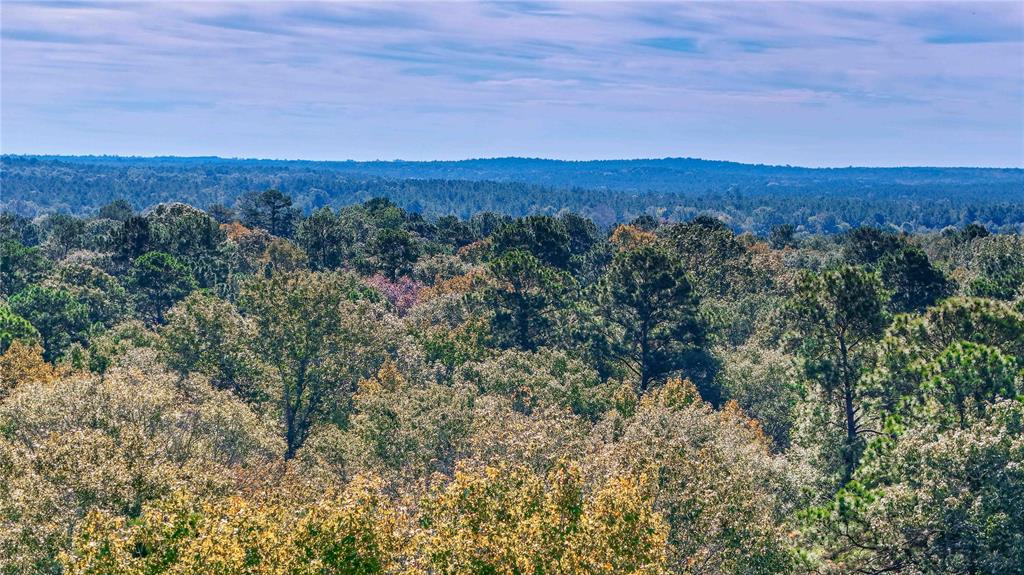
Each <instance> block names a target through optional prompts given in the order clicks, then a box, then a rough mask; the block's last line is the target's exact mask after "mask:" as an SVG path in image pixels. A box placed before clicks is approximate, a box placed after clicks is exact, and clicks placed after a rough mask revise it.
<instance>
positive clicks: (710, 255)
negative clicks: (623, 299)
mask: <svg viewBox="0 0 1024 575" xmlns="http://www.w3.org/2000/svg"><path fill="white" fill-rule="evenodd" d="M658 234H659V235H660V236H661V237H663V238H665V243H666V244H667V245H668V246H669V247H670V248H671V249H672V251H673V252H674V255H675V256H676V257H678V258H679V259H680V260H681V262H682V265H683V266H684V267H685V268H686V270H687V271H689V272H690V274H691V276H692V278H693V282H694V285H693V289H694V292H695V293H696V294H697V295H698V296H700V297H711V296H724V295H725V294H726V293H729V292H735V291H737V290H738V288H740V287H741V286H742V284H743V280H742V278H743V276H745V275H748V274H749V273H750V262H749V256H748V254H747V250H746V248H745V247H744V246H743V244H741V243H740V242H739V241H738V240H737V239H736V234H734V233H733V231H732V230H731V229H729V226H727V225H725V224H724V223H722V222H721V221H719V220H717V219H715V218H712V217H709V216H698V217H697V218H694V219H693V220H691V221H689V222H686V223H681V224H674V225H671V226H664V227H662V228H660V229H659V230H658Z"/></svg>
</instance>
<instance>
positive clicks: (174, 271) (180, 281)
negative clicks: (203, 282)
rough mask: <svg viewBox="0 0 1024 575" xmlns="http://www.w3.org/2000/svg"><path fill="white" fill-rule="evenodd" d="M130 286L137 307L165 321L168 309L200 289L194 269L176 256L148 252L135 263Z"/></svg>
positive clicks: (154, 318) (151, 317)
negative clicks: (194, 276) (193, 274)
mask: <svg viewBox="0 0 1024 575" xmlns="http://www.w3.org/2000/svg"><path fill="white" fill-rule="evenodd" d="M128 287H129V289H130V290H131V291H132V295H133V296H134V299H135V307H136V308H138V310H139V311H140V312H142V313H143V314H144V315H145V316H146V318H147V319H148V320H149V321H151V322H156V323H163V322H164V312H166V311H167V310H168V309H170V307H171V306H173V305H174V304H175V303H177V302H178V301H179V300H181V299H182V298H184V297H185V296H187V295H188V294H190V293H192V291H193V290H195V289H196V280H195V278H193V277H192V273H191V272H190V271H189V270H188V268H186V267H185V266H184V265H183V264H182V263H181V262H179V261H178V260H177V259H175V257H174V256H172V255H170V254H166V253H164V252H147V253H146V254H143V255H142V256H139V257H138V258H136V259H135V261H134V262H133V263H132V267H131V269H130V270H129V271H128Z"/></svg>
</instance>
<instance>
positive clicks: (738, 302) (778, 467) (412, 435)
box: [0, 158, 1024, 575]
mask: <svg viewBox="0 0 1024 575" xmlns="http://www.w3.org/2000/svg"><path fill="white" fill-rule="evenodd" d="M360 169H361V168H360ZM786 170H787V169H780V171H782V172H785V171H786ZM956 174H957V172H956V171H950V172H948V174H947V175H950V177H953V176H955V175H956ZM394 175H395V174H390V173H388V174H382V175H380V176H372V178H379V179H372V178H371V179H364V180H358V179H350V176H348V175H339V174H336V173H333V172H330V171H329V170H320V169H319V168H315V167H308V166H299V167H292V166H279V165H256V166H253V167H251V168H250V167H245V166H240V165H235V164H231V163H224V164H223V165H222V166H221V165H220V164H218V165H216V166H215V165H213V164H209V163H205V162H204V161H201V160H199V161H196V162H195V163H194V164H190V163H184V162H177V161H175V162H171V163H170V165H169V166H161V165H160V162H157V161H150V162H147V163H146V164H145V165H136V164H135V163H133V162H123V161H120V160H116V161H109V162H105V163H102V162H93V163H81V164H80V163H77V162H65V161H63V160H59V161H58V160H29V159H22V158H5V159H4V176H3V184H4V196H5V201H6V202H7V204H8V207H14V208H18V206H15V205H13V204H18V205H19V206H21V207H25V206H27V205H29V204H31V205H33V206H35V207H37V208H40V209H41V210H42V211H47V210H48V209H50V208H57V207H60V208H61V209H62V210H64V211H66V212H68V213H48V214H44V215H36V214H31V215H32V217H27V215H26V214H24V213H20V212H21V209H20V208H19V209H18V211H17V212H15V211H9V212H5V213H4V214H3V215H2V219H0V250H2V253H0V255H2V265H0V573H4V574H24V573H41V574H61V573H66V574H69V575H71V574H75V575H86V574H92V575H100V574H115V573H116V574H126V575H143V574H147V575H148V574H158V573H159V574H162V573H168V574H210V575H213V574H218V575H225V574H253V575H256V574H281V575H284V574H321V575H322V574H372V573H402V574H452V575H456V574H458V575H461V574H465V575H470V574H509V575H511V574H524V575H525V574H531V575H541V574H565V575H569V574H573V575H575V574H579V575H584V574H586V575H597V574H602V575H603V574H607V575H612V574H637V575H640V574H643V575H660V574H669V573H675V574H694V575H696V574H744V575H748V574H749V575H754V574H776V573H777V574H788V573H879V574H880V573H898V574H908V575H918V574H920V575H924V574H940V573H941V574H946V573H949V574H953V573H971V574H982V573H984V574H1005V575H1011V574H1017V573H1021V569H1022V566H1024V403H1022V399H1021V390H1022V389H1024V238H1022V236H1021V235H1019V234H1008V233H994V232H995V231H996V230H993V229H990V228H988V227H986V226H985V225H979V224H978V223H969V224H967V225H961V226H956V227H945V226H946V225H947V224H951V223H956V222H960V221H962V220H964V219H965V218H966V219H967V220H969V221H973V220H975V219H980V220H981V221H982V222H992V221H995V219H994V218H998V217H1004V218H1016V219H1015V220H1012V221H1010V220H1002V221H1001V223H1000V224H999V225H1006V226H1010V227H1011V228H1014V227H1015V226H1016V229H1019V226H1020V222H1021V221H1024V218H1022V216H1021V212H1020V207H1019V201H1015V202H1016V203H1014V205H1015V206H1017V207H1016V208H1014V209H1015V210H1016V211H1013V210H1011V209H1009V208H1006V209H1005V210H1004V211H1000V210H1003V208H998V207H997V206H999V205H1000V204H999V202H1005V201H1009V200H1008V199H1007V198H1009V197H1010V195H1009V192H1008V191H1007V192H1006V193H1004V194H1003V195H1002V196H1000V195H999V194H998V193H995V194H994V195H993V198H994V199H993V200H992V203H988V204H985V203H984V202H982V203H980V204H978V205H977V207H971V206H975V205H976V204H975V203H972V202H965V203H964V204H962V205H961V204H959V203H958V200H957V199H955V198H954V197H953V196H954V194H952V193H949V194H947V195H945V196H944V197H945V198H946V199H945V200H944V202H945V203H943V202H938V201H936V202H924V201H923V200H922V199H921V198H922V197H923V196H922V195H920V194H915V195H909V196H907V197H904V196H903V195H902V194H903V192H893V193H894V194H896V196H895V199H884V200H883V199H879V200H877V201H878V202H883V203H873V202H875V201H876V200H870V199H862V200H855V199H853V198H852V197H847V198H846V199H845V200H844V199H838V198H832V199H827V198H826V196H827V194H823V195H822V197H823V198H825V199H822V200H821V203H820V204H819V205H818V206H817V207H814V206H811V205H808V206H806V209H807V213H811V212H816V211H817V210H825V211H828V213H833V214H835V213H834V212H831V211H829V210H840V211H842V212H843V213H844V214H846V217H843V218H840V217H839V216H838V215H836V218H837V219H838V220H839V221H841V222H843V224H844V225H843V226H841V227H840V226H838V224H837V225H836V226H834V227H833V228H829V229H828V230H827V231H836V232H841V233H832V234H822V233H818V231H819V230H818V229H816V228H810V227H809V224H808V222H809V221H810V220H811V219H813V217H814V216H807V217H805V218H804V219H803V220H802V221H800V222H785V221H779V222H778V223H774V224H772V223H771V222H773V221H774V220H773V218H772V216H769V215H764V214H761V215H757V211H758V210H752V211H751V212H749V213H746V212H744V211H743V210H744V209H746V208H739V207H736V206H741V205H748V204H742V202H741V201H740V200H739V199H738V198H739V195H738V194H737V195H736V199H735V202H734V204H733V206H734V207H732V208H729V209H728V210H725V209H723V210H720V211H719V213H720V215H721V216H722V217H712V216H710V215H708V214H703V215H701V214H699V213H697V212H700V211H703V210H701V209H699V207H698V206H699V205H700V204H695V203H694V202H697V201H698V200H697V199H695V197H691V196H689V195H686V194H682V195H680V194H675V193H674V192H673V193H670V192H664V193H663V195H658V193H655V194H651V195H644V196H640V197H642V198H655V200H652V201H662V200H656V198H663V199H664V198H669V197H679V199H678V201H679V202H689V204H688V205H691V206H694V208H693V209H692V210H691V209H690V208H687V209H686V210H682V208H680V207H678V206H681V205H682V203H680V204H678V206H677V207H672V208H666V210H667V212H659V213H657V214H652V213H649V212H651V211H652V209H653V207H652V206H651V205H649V204H648V205H643V206H632V207H630V208H626V207H625V206H626V205H628V204H629V202H628V201H627V200H624V199H623V200H622V202H623V203H622V207H621V210H622V211H616V210H619V209H620V208H610V209H612V210H613V211H615V216H614V218H609V221H615V220H618V219H621V218H623V217H624V216H627V215H633V214H636V215H635V217H633V218H631V219H629V220H626V221H622V222H620V223H618V224H617V225H614V226H609V227H604V225H603V224H604V223H606V222H601V224H600V225H599V224H598V223H595V222H594V221H593V220H592V219H590V218H588V217H585V216H582V215H580V214H578V213H575V212H573V211H572V210H571V209H566V208H572V207H575V206H581V205H587V202H590V201H599V198H606V199H608V198H621V197H622V196H616V195H614V194H618V193H620V192H612V191H607V192H594V191H590V192H583V191H580V190H577V191H567V192H565V193H564V194H561V195H559V194H555V195H550V196H547V197H548V200H547V202H548V203H551V204H552V207H551V209H550V210H546V209H545V210H536V209H534V208H535V207H536V206H534V205H533V204H531V203H530V202H540V201H542V200H541V198H543V197H545V194H549V193H550V191H551V190H550V188H546V187H537V186H535V185H534V184H514V185H513V184H498V183H493V182H483V183H468V181H461V180H460V181H452V180H436V181H433V182H427V183H422V182H421V183H416V184H412V183H409V182H407V181H404V180H403V181H400V180H394V179H389V178H391V177H392V176H394ZM444 175H445V177H447V174H444ZM452 175H453V176H457V177H459V178H462V177H463V176H464V174H462V173H454V174H452ZM904 175H905V174H904ZM488 177H490V176H489V175H488ZM899 177H903V176H902V175H901V176H899ZM1007 177H1008V178H1009V179H1011V180H1012V179H1013V178H1017V179H1018V180H1019V177H1020V174H1019V171H1017V172H1015V173H1009V175H1008V176H1007ZM55 181H61V182H63V186H56V185H54V186H52V187H51V185H52V184H53V183H54V182H55ZM189 182H190V183H189ZM268 182H273V183H275V184H278V185H280V188H281V189H282V190H288V191H292V192H295V193H296V195H295V197H292V196H290V195H289V194H287V193H283V191H278V190H273V189H271V190H258V191H252V190H251V188H252V187H253V186H257V185H265V184H267V183H268ZM332 182H333V183H332ZM184 183H189V184H188V185H183V186H182V187H181V188H180V190H182V193H183V195H184V197H185V198H187V199H188V200H189V201H190V202H195V203H197V204H198V205H200V206H201V207H202V208H203V209H199V208H196V207H192V206H190V205H188V204H185V203H159V202H160V201H162V200H166V199H167V198H168V197H169V196H170V195H171V193H172V190H173V189H175V186H179V185H182V184H184ZM560 183H563V182H547V183H544V185H545V186H547V185H556V184H560ZM580 183H581V185H582V184H586V182H580ZM1018 183H1019V182H1018ZM44 184H45V185H44ZM891 185H892V184H891V182H890V184H886V186H891ZM992 185H993V186H995V187H998V185H997V184H992ZM133 186H136V188H133V189H137V190H138V193H137V194H133V195H131V196H130V197H131V198H132V199H131V201H126V200H124V199H112V198H113V196H117V195H119V194H121V193H123V192H124V191H125V190H126V189H128V188H129V187H133ZM331 186H334V187H331ZM378 186H383V187H387V186H395V188H394V189H393V190H390V191H389V193H388V194H387V195H388V196H389V197H391V198H392V199H390V200H389V199H387V198H383V197H382V198H367V199H365V200H363V201H359V202H358V203H354V204H352V203H351V202H352V201H354V200H356V199H359V198H360V197H361V195H360V194H364V193H365V194H369V193H376V192H379V191H381V188H380V187H378ZM417 186H422V188H417ZM517 186H518V187H517ZM837 186H838V184H837ZM314 187H315V188H316V189H317V190H322V191H323V195H322V196H320V195H318V194H317V193H313V192H311V191H310V190H312V189H313V188H314ZM297 188H298V189H297ZM414 189H418V190H420V191H421V192H423V193H422V194H420V193H417V194H414V193H413V192H412V190H414ZM886 189H891V187H887V188H886ZM1007 189H1009V188H1007ZM1017 189H1018V190H1019V188H1017ZM12 190H15V192H14V194H13V195H12ZM29 190H45V192H37V191H33V192H31V193H29ZM340 190H347V191H340ZM356 190H360V191H358V192H357V191H356ZM402 190H405V191H402ZM424 190H425V191H424ZM516 194H523V195H526V196H532V197H533V198H534V199H529V198H522V199H520V200H519V203H516V204H515V205H512V206H505V207H506V208H507V209H506V211H513V212H518V213H519V215H520V216H521V217H510V216H509V215H506V214H500V213H494V212H481V213H477V214H474V215H472V216H471V217H468V218H460V217H455V216H453V215H440V216H439V215H438V214H440V213H447V212H457V213H464V212H463V210H464V209H475V207H478V206H481V205H487V206H489V204H488V203H487V202H490V201H499V200H498V198H506V197H510V196H514V195H516ZM602 194H607V195H602ZM673 194H675V195H673ZM743 194H744V197H746V194H747V192H746V191H744V192H743ZM470 196H472V197H474V198H476V200H475V201H476V202H477V203H475V204H471V206H470V207H459V208H458V209H456V203H457V202H459V201H463V200H462V199H460V198H465V197H470ZM126 197H128V196H126ZM414 197H415V198H417V200H415V201H419V202H420V207H421V208H422V209H420V210H408V209H404V208H403V207H402V205H399V204H403V205H406V206H407V205H408V204H410V203H411V202H412V201H414V200H413V198H414ZM809 197H810V196H799V195H785V194H784V195H782V196H781V197H780V198H777V199H770V198H768V199H763V201H765V202H767V204H766V205H768V206H775V207H774V208H771V207H764V208H760V209H762V210H765V211H768V212H772V211H773V210H776V213H783V211H784V210H783V207H784V206H786V205H787V204H786V203H785V202H788V201H793V202H796V203H800V202H807V201H809V200H808V199H807V198H809ZM13 198H17V200H14V199H13ZM485 198H487V199H485ZM800 198H803V199H800ZM58 199H59V202H64V203H60V204H59V202H58ZM501 201H505V200H501ZM562 201H564V202H565V204H564V205H563V204H561V202H562ZM600 201H604V200H600ZM607 201H608V202H612V201H611V200H610V199H608V200H607ZM633 201H634V202H635V199H634V200H633ZM758 201H762V200H758ZM68 202H73V203H68ZM904 202H907V203H904ZM58 204H59V205H58ZM149 204H158V205H155V206H150V205H149ZM332 204H350V205H345V206H342V207H331V205H332ZM612 205H615V206H618V205H619V204H614V203H613V202H612ZM709 205H710V204H709ZM749 205H750V206H752V205H754V204H749ZM143 206H145V207H148V208H149V209H147V210H145V211H139V208H141V207H143ZM324 206H327V207H324ZM526 206H531V207H530V208H529V209H528V208H527V207H526ZM872 206H874V207H872ZM881 206H885V207H884V208H882V207H881ZM900 206H903V207H900ZM913 206H916V208H915V207H913ZM943 206H944V207H943ZM957 206H961V207H957ZM494 207H497V206H494ZM590 207H591V208H592V209H588V210H586V213H592V212H593V209H596V207H595V206H590ZM207 208H208V210H207ZM875 209H878V210H881V211H880V212H879V213H881V214H882V220H881V221H880V222H877V223H879V224H880V226H881V227H877V226H876V227H872V226H865V225H859V224H860V223H862V222H863V219H861V215H863V214H869V213H872V211H873V210H875ZM844 210H845V211H844ZM858 210H863V212H861V211H858ZM901 210H906V214H904V212H902V211H901ZM943 210H945V212H943ZM532 211H539V212H546V213H539V214H533V215H526V214H525V212H532ZM547 212H550V213H547ZM912 212H913V213H916V214H917V215H916V216H913V217H914V218H917V219H915V220H913V221H914V222H915V224H914V227H915V228H916V227H921V228H922V230H921V231H917V232H914V233H906V232H905V231H903V232H901V231H898V230H896V229H892V227H891V226H883V225H882V224H885V223H889V224H891V223H893V222H894V218H895V219H896V220H899V219H901V218H911V216H909V215H907V214H910V213H912ZM939 212H943V213H945V214H946V215H943V216H941V217H940V216H939V215H937V214H938V213H939ZM741 214H745V217H747V218H749V219H750V221H747V220H744V221H743V222H740V225H736V224H737V218H738V217H739V216H740V215H741ZM851 214H853V216H852V219H851V217H850V216H851ZM926 214H930V215H927V216H926ZM968 214H971V215H968ZM1000 214H1003V215H1002V216H1000ZM654 215H658V216H659V217H653V216H654ZM685 215H689V216H690V217H686V218H684V217H683V216H685ZM931 217H934V218H935V220H934V221H932V222H930V223H925V222H926V220H927V218H931ZM780 218H781V216H780ZM865 218H866V219H869V220H870V218H868V217H867V216H865ZM781 219H784V218H781ZM675 220H679V221H675ZM905 221H908V222H909V221H911V220H910V219H907V220H905ZM769 224H770V225H769ZM765 226H769V227H768V229H767V230H763V228H764V227H765ZM897 227H898V226H897ZM737 228H740V229H752V230H754V231H755V232H757V233H750V232H742V233H740V232H738V230H737ZM925 228H935V229H934V230H932V231H924V229H925ZM940 228H944V229H940ZM759 230H763V231H759Z"/></svg>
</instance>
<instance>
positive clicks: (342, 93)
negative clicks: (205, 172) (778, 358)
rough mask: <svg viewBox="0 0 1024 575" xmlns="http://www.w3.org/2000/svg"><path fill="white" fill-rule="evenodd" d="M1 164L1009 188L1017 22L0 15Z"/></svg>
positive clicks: (961, 7)
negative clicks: (774, 169) (858, 178)
mask: <svg viewBox="0 0 1024 575" xmlns="http://www.w3.org/2000/svg"><path fill="white" fill-rule="evenodd" d="M0 36H2V40H0V151H2V152H3V153H41V154H43V153H45V154H119V155H143V156H151V155H184V156H195V155H218V156H225V157H258V158H289V159H311V160H344V159H356V160H372V159H404V160H427V159H462V158H479V157H500V156H529V157H545V158H561V159H576V160H581V159H609V158H650V157H699V158H707V159H716V160H734V161H740V162H752V163H768V164H790V165H802V166H848V165H860V166H897V165H932V166H998V167H1010V166H1012V167H1021V166H1024V2H1021V1H1012V2H996V3H990V2H956V3H954V2H920V1H915V2H872V3H868V2H849V3H847V2H835V1H829V2H814V3H790V2H730V1H720V2H686V3H682V2H678V3H670V2H659V3H640V2H572V3H548V2H502V3H477V2H445V3H437V2H415V3H397V2H376V3H305V2H247V3H241V2H167V1H164V2H159V3H157V2H141V3H128V2H72V1H67V2H57V1H44V2H14V1H7V0H0Z"/></svg>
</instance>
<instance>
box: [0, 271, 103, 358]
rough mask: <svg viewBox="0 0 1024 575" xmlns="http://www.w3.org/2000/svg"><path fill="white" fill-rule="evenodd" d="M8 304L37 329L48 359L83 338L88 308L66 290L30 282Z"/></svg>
mask: <svg viewBox="0 0 1024 575" xmlns="http://www.w3.org/2000/svg"><path fill="white" fill-rule="evenodd" d="M10 305H11V310H12V311H13V312H14V313H16V314H18V315H19V316H21V317H23V318H25V319H26V320H28V321H29V323H31V324H32V326H33V327H35V328H36V329H37V330H39V335H40V337H41V339H42V343H43V348H44V349H45V350H46V351H45V353H44V354H43V357H44V358H46V360H47V361H53V360H55V359H57V358H58V357H60V356H61V354H63V353H64V352H65V351H66V350H67V349H68V347H70V346H71V344H72V343H75V342H81V341H83V340H84V339H85V336H86V331H87V330H88V329H89V308H88V307H87V306H86V305H85V304H83V303H81V302H80V301H78V300H77V299H76V298H75V297H74V296H73V295H72V294H71V293H69V292H68V291H66V290H62V289H57V288H49V287H43V286H38V285H32V286H29V287H27V288H25V289H24V290H22V291H20V292H18V293H16V294H14V296H13V297H11V300H10Z"/></svg>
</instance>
